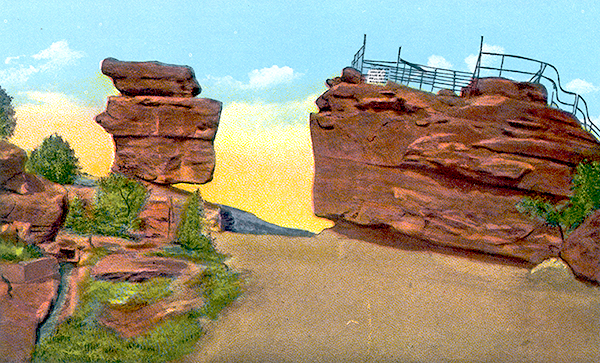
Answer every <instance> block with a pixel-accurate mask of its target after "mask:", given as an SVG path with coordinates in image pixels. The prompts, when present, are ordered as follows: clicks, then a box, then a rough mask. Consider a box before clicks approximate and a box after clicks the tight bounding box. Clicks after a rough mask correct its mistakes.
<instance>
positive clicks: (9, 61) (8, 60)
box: [4, 55, 24, 64]
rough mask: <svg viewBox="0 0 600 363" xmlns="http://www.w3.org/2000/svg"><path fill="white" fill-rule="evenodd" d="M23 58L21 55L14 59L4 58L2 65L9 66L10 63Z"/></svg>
mask: <svg viewBox="0 0 600 363" xmlns="http://www.w3.org/2000/svg"><path fill="white" fill-rule="evenodd" d="M21 57H24V56H23V55H19V56H16V57H6V59H5V60H4V64H10V63H11V62H12V61H15V60H19V58H21Z"/></svg>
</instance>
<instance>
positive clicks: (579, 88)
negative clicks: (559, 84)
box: [565, 78, 600, 95]
mask: <svg viewBox="0 0 600 363" xmlns="http://www.w3.org/2000/svg"><path fill="white" fill-rule="evenodd" d="M565 88H566V89H567V90H568V91H571V92H575V93H577V94H580V95H583V94H586V93H590V92H596V91H598V90H600V88H598V87H596V86H594V85H593V84H591V83H590V82H587V81H584V80H583V79H579V78H575V79H574V80H572V81H571V82H569V83H567V84H566V86H565Z"/></svg>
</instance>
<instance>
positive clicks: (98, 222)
mask: <svg viewBox="0 0 600 363" xmlns="http://www.w3.org/2000/svg"><path fill="white" fill-rule="evenodd" d="M147 196H148V190H147V189H146V187H145V186H144V185H143V184H142V183H140V182H138V181H135V180H132V179H129V178H127V177H125V176H124V175H121V174H111V175H109V176H107V177H104V178H100V179H99V180H98V193H97V195H96V199H95V201H94V204H93V205H90V206H86V205H85V203H84V202H83V201H82V200H81V199H79V198H77V197H75V198H73V200H72V201H71V203H70V205H69V213H68V214H67V217H66V220H65V228H66V229H69V230H71V231H73V232H75V233H78V234H82V235H86V234H99V235H103V236H116V237H125V238H129V237H130V231H132V230H136V229H137V228H138V226H139V220H138V215H139V213H140V211H141V209H142V207H143V206H144V203H145V202H146V198H147Z"/></svg>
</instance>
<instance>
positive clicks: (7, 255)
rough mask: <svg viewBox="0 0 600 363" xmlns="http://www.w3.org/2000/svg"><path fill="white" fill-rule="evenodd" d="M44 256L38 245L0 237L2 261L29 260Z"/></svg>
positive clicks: (0, 257) (0, 259)
mask: <svg viewBox="0 0 600 363" xmlns="http://www.w3.org/2000/svg"><path fill="white" fill-rule="evenodd" d="M42 256H43V254H42V252H41V251H40V249H39V248H38V247H37V246H34V245H26V244H25V243H22V242H17V243H13V242H10V241H6V240H4V239H0V261H5V262H19V261H28V260H33V259H36V258H39V257H42Z"/></svg>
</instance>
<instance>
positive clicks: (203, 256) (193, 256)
mask: <svg viewBox="0 0 600 363" xmlns="http://www.w3.org/2000/svg"><path fill="white" fill-rule="evenodd" d="M151 255H152V256H158V257H172V258H180V259H184V260H188V261H191V262H195V263H200V264H211V263H222V262H223V261H225V259H227V257H228V256H227V255H225V254H222V253H219V252H216V251H211V252H207V251H204V250H194V249H188V248H184V247H181V246H167V247H164V248H163V249H162V251H158V252H153V253H151Z"/></svg>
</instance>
